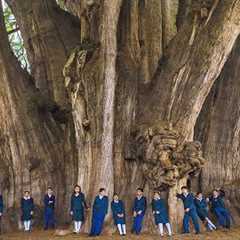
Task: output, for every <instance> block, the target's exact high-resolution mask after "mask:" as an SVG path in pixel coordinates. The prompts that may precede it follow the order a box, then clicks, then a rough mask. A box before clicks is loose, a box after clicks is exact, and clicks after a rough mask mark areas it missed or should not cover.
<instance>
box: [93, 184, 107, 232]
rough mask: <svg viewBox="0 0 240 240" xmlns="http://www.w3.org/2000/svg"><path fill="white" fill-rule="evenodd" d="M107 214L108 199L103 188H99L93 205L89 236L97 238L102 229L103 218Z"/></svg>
mask: <svg viewBox="0 0 240 240" xmlns="http://www.w3.org/2000/svg"><path fill="white" fill-rule="evenodd" d="M107 212H108V197H107V196H106V190H105V188H100V190H99V194H98V196H96V198H95V200H94V203H93V210H92V226H91V231H90V234H89V235H90V236H99V235H100V234H101V232H102V229H103V223H104V219H105V216H106V214H107Z"/></svg>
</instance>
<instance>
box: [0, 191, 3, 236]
mask: <svg viewBox="0 0 240 240" xmlns="http://www.w3.org/2000/svg"><path fill="white" fill-rule="evenodd" d="M2 215H3V197H2V194H0V221H1V220H2ZM0 226H1V224H0ZM1 232H2V229H1V227H0V234H1Z"/></svg>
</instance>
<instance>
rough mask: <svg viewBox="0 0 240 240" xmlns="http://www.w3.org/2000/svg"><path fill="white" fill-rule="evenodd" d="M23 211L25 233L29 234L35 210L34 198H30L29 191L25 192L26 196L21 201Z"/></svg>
mask: <svg viewBox="0 0 240 240" xmlns="http://www.w3.org/2000/svg"><path fill="white" fill-rule="evenodd" d="M21 210H22V221H23V226H24V231H25V232H29V231H30V229H31V220H32V216H33V210H34V203H33V198H32V197H31V196H30V192H29V191H25V192H24V196H23V198H22V199H21Z"/></svg>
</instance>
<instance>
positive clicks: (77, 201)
mask: <svg viewBox="0 0 240 240" xmlns="http://www.w3.org/2000/svg"><path fill="white" fill-rule="evenodd" d="M84 208H86V209H88V206H87V204H86V200H85V195H84V193H82V191H81V187H80V186H79V185H76V186H75V187H74V192H73V194H72V197H71V211H70V214H71V215H72V218H73V222H74V231H73V232H74V233H76V234H78V233H80V230H81V226H82V224H83V222H84Z"/></svg>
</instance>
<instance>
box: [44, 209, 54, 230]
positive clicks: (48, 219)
mask: <svg viewBox="0 0 240 240" xmlns="http://www.w3.org/2000/svg"><path fill="white" fill-rule="evenodd" d="M49 227H52V228H54V227H55V218H54V209H52V208H46V209H45V210H44V228H45V229H48V228H49Z"/></svg>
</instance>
